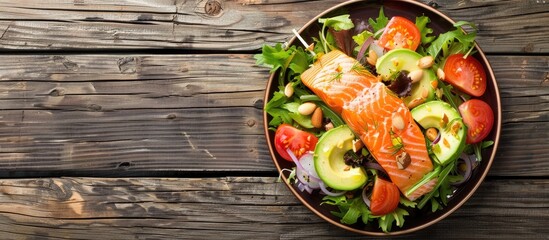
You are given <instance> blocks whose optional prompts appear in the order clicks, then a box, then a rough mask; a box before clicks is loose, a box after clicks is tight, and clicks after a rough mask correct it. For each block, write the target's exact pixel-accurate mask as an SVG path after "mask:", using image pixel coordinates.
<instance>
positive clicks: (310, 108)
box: [297, 102, 316, 116]
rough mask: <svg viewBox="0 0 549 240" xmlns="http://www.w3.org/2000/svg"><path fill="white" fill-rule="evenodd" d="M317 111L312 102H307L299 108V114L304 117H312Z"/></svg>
mask: <svg viewBox="0 0 549 240" xmlns="http://www.w3.org/2000/svg"><path fill="white" fill-rule="evenodd" d="M315 109H316V104H314V103H312V102H305V103H303V104H301V105H299V107H297V112H298V113H299V114H301V115H303V116H309V115H311V114H312V113H313V112H314V111H315Z"/></svg>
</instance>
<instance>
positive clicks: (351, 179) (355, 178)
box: [314, 125, 368, 190]
mask: <svg viewBox="0 0 549 240" xmlns="http://www.w3.org/2000/svg"><path fill="white" fill-rule="evenodd" d="M354 139H355V135H354V133H353V132H352V131H351V129H350V128H349V127H347V126H346V125H342V126H339V127H336V128H333V129H330V130H329V131H327V132H326V133H325V134H324V135H322V137H320V139H319V140H318V143H317V145H316V147H315V150H314V164H315V170H316V172H317V173H318V176H319V177H320V179H321V180H322V181H323V182H324V183H325V184H326V185H327V186H329V187H331V188H333V189H336V190H354V189H357V188H359V187H361V186H362V185H364V184H365V183H366V181H367V180H368V176H367V175H366V172H365V171H364V169H363V168H362V167H355V168H353V167H351V166H349V165H347V164H345V160H344V158H343V156H344V155H345V153H346V152H347V151H349V150H352V148H353V140H354Z"/></svg>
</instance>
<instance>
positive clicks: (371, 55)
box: [366, 49, 377, 66]
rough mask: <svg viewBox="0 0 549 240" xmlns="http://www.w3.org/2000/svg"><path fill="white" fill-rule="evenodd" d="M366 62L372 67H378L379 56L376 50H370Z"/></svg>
mask: <svg viewBox="0 0 549 240" xmlns="http://www.w3.org/2000/svg"><path fill="white" fill-rule="evenodd" d="M366 61H367V62H368V64H370V65H372V66H375V65H376V62H377V54H376V52H375V51H374V50H372V49H370V51H369V52H368V57H367V58H366Z"/></svg>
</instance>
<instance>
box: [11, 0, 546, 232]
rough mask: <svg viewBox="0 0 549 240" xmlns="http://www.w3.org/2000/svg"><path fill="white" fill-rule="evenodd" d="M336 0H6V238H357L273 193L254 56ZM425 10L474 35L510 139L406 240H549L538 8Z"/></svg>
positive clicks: (523, 3) (283, 192) (534, 2)
mask: <svg viewBox="0 0 549 240" xmlns="http://www.w3.org/2000/svg"><path fill="white" fill-rule="evenodd" d="M340 2H343V1H341V0H339V1H337V0H325V1H287V0H277V1H255V0H235V1H225V0H196V1H185V0H149V1H145V0H138V1H132V0H124V1H123V0H121V1H100V0H73V1H67V0H63V1H62V0H55V1H54V0H52V1H44V0H20V1H11V0H5V1H0V51H1V52H0V54H1V57H0V89H1V92H0V109H1V111H0V169H1V171H0V177H1V178H2V179H0V202H1V204H0V238H2V239H44V238H52V239H60V238H77V239H175V238H180V239H219V238H226V239H306V238H308V237H314V238H323V239H324V238H325V239H341V238H343V237H345V238H349V239H362V238H363V236H359V235H356V234H353V233H350V232H346V231H343V230H341V229H339V228H336V227H334V226H332V225H330V224H328V223H326V222H325V221H323V220H322V219H320V218H319V217H317V216H316V215H314V214H313V213H312V212H310V211H309V210H308V209H306V208H305V207H304V206H303V205H302V204H301V203H300V202H298V200H296V198H295V197H294V196H293V195H291V193H290V192H289V190H288V189H287V187H286V186H285V185H284V184H283V183H277V182H276V179H277V176H278V173H277V171H276V169H275V167H274V165H273V163H272V160H271V158H270V155H269V152H268V149H267V146H266V141H265V137H264V134H263V127H262V126H263V124H262V121H263V120H262V106H263V94H264V89H265V86H266V82H267V78H268V74H269V73H268V70H267V69H265V68H260V67H257V66H255V60H254V59H253V58H252V56H253V54H255V53H258V51H259V49H260V47H261V46H262V45H263V44H265V43H267V44H272V43H275V42H282V41H285V40H287V39H289V38H290V37H291V29H292V28H296V29H299V28H300V27H301V26H303V25H304V24H305V23H306V22H307V21H308V20H309V19H310V18H312V17H314V16H315V15H317V14H318V13H320V12H322V11H323V10H325V9H327V8H328V7H330V6H333V5H335V4H337V3H340ZM422 2H424V3H429V4H431V5H433V6H436V7H437V8H438V9H439V10H440V11H442V12H444V13H446V14H448V15H449V16H450V17H452V18H454V19H456V20H467V21H474V22H475V23H477V24H478V26H479V36H478V43H479V44H480V45H481V46H482V47H483V50H484V51H485V52H486V53H487V55H488V58H489V60H490V62H491V64H492V66H493V69H494V72H495V75H496V78H497V81H498V84H499V87H500V93H501V96H502V104H503V126H502V129H503V130H502V136H501V143H500V147H499V150H498V154H497V157H496V159H495V162H494V164H493V167H492V169H491V170H490V173H489V176H488V177H487V179H486V180H485V182H484V183H483V184H482V185H481V187H480V188H479V190H478V191H477V192H476V193H475V194H474V196H473V197H472V198H471V199H470V200H469V201H468V202H467V203H466V204H465V205H464V206H463V207H462V208H460V209H459V210H458V211H456V212H455V213H453V214H452V215H451V216H450V217H448V218H446V219H445V220H443V221H441V222H439V223H438V224H436V225H434V226H432V227H429V228H428V229H425V230H423V231H420V232H418V233H416V234H413V235H409V236H403V237H401V238H413V239H418V238H419V239H424V238H436V239H450V238H455V239H464V238H475V239H478V238H495V239H517V238H528V239H547V236H548V235H549V230H548V229H549V228H548V225H547V223H548V222H549V221H548V220H549V188H548V186H549V147H548V146H549V145H548V144H547V139H549V35H548V32H549V1H545V0H509V1H457V0H433V1H430V0H422Z"/></svg>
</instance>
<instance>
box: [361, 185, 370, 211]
mask: <svg viewBox="0 0 549 240" xmlns="http://www.w3.org/2000/svg"><path fill="white" fill-rule="evenodd" d="M366 189H367V188H363V189H362V201H364V203H365V204H366V206H368V207H370V198H369V197H368V194H366Z"/></svg>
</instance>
